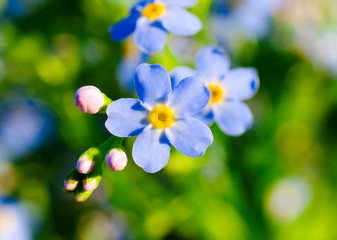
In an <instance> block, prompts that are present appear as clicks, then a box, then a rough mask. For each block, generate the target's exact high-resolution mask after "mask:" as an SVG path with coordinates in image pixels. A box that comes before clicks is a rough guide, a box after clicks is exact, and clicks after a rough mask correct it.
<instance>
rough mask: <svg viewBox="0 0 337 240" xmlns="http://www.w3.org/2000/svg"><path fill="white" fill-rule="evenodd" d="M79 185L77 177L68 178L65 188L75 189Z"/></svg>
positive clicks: (67, 189) (68, 189)
mask: <svg viewBox="0 0 337 240" xmlns="http://www.w3.org/2000/svg"><path fill="white" fill-rule="evenodd" d="M77 185H78V181H77V180H75V179H68V180H65V181H64V189H65V190H66V191H74V190H75V188H76V187H77Z"/></svg>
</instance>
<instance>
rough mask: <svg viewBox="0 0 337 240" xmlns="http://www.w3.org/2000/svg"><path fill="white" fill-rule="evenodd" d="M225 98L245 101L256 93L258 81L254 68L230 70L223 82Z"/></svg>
mask: <svg viewBox="0 0 337 240" xmlns="http://www.w3.org/2000/svg"><path fill="white" fill-rule="evenodd" d="M223 84H224V85H225V87H226V90H227V92H226V94H227V98H231V99H238V100H246V99H249V98H251V97H252V96H254V95H255V93H256V92H257V90H258V88H259V85H260V81H259V76H258V74H257V71H256V70H255V69H254V68H235V69H232V70H230V71H229V72H228V73H227V75H226V77H225V78H224V80H223Z"/></svg>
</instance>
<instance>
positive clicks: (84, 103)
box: [75, 86, 105, 114]
mask: <svg viewBox="0 0 337 240" xmlns="http://www.w3.org/2000/svg"><path fill="white" fill-rule="evenodd" d="M104 103H105V100H104V96H103V94H102V92H101V91H100V90H99V89H98V88H97V87H94V86H85V87H81V88H79V89H78V90H77V92H76V94H75V105H76V106H77V107H78V108H79V109H80V110H81V111H82V112H84V113H89V114H95V113H98V112H99V110H100V109H101V108H102V107H103V106H104Z"/></svg>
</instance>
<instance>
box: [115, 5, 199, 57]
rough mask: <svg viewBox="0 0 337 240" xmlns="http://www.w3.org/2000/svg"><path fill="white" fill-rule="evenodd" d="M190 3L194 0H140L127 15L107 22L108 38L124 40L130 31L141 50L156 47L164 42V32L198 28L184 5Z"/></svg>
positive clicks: (188, 33)
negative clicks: (109, 24)
mask: <svg viewBox="0 0 337 240" xmlns="http://www.w3.org/2000/svg"><path fill="white" fill-rule="evenodd" d="M194 4H195V1H194V0H156V1H154V0H145V1H140V2H139V3H137V4H135V5H134V6H133V7H132V9H131V12H130V15H129V16H128V17H127V18H125V19H123V20H122V21H120V22H119V23H117V24H115V25H113V26H111V28H110V34H111V38H112V39H113V40H117V41H118V40H124V39H125V38H126V37H128V36H129V35H131V34H132V33H133V32H134V33H135V39H136V43H137V45H138V47H139V48H140V50H141V51H143V52H145V53H152V52H156V51H159V50H161V49H163V47H164V46H165V43H166V38H167V32H171V33H173V34H177V35H182V36H191V35H194V34H196V33H197V32H199V31H200V30H201V28H202V23H201V21H200V20H199V19H198V18H197V17H196V16H194V15H193V14H191V13H189V12H188V11H186V10H185V9H184V8H185V7H192V6H193V5H194Z"/></svg>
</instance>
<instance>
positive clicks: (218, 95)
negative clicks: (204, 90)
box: [207, 83, 226, 103]
mask: <svg viewBox="0 0 337 240" xmlns="http://www.w3.org/2000/svg"><path fill="white" fill-rule="evenodd" d="M207 87H208V89H209V90H210V91H211V98H210V100H209V102H208V103H218V102H220V101H222V100H224V99H225V97H226V91H225V89H224V88H223V87H222V86H220V85H218V84H214V83H211V84H209V85H207Z"/></svg>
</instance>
